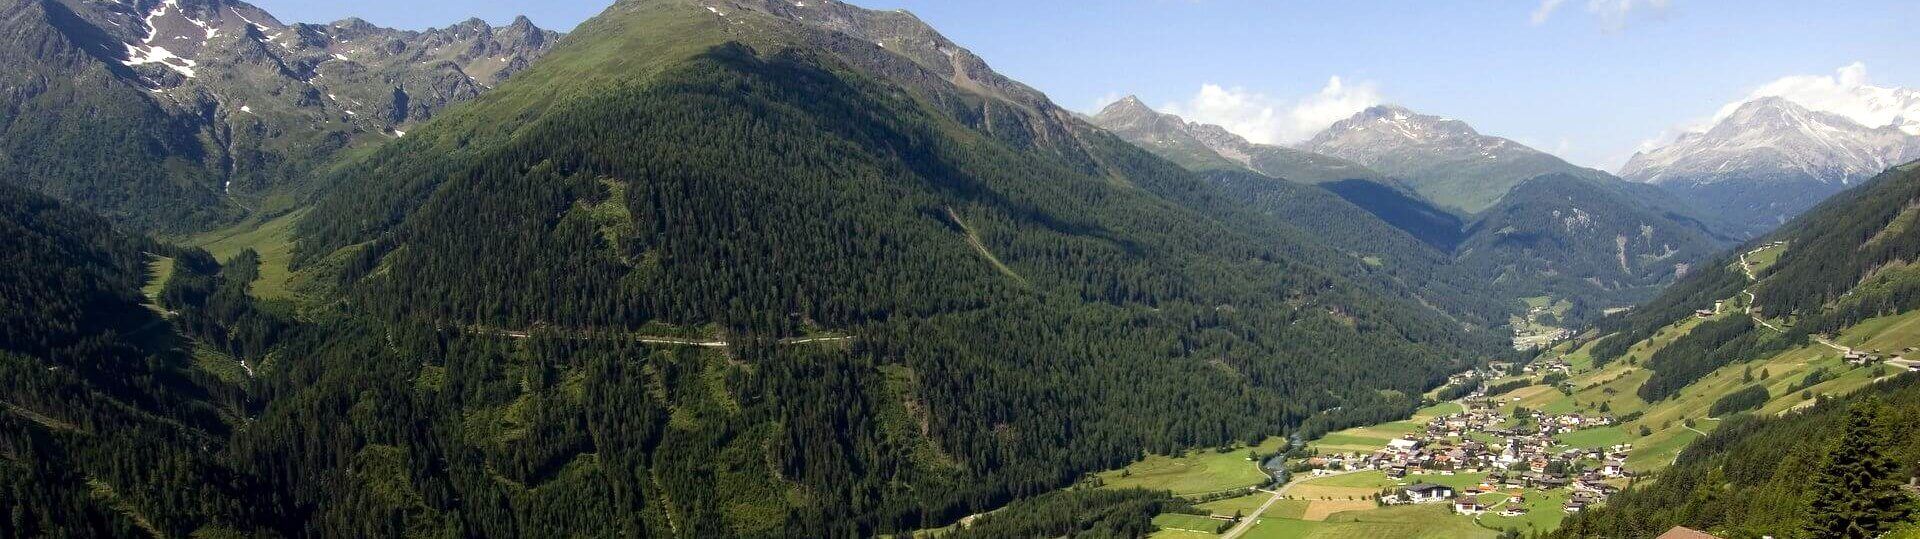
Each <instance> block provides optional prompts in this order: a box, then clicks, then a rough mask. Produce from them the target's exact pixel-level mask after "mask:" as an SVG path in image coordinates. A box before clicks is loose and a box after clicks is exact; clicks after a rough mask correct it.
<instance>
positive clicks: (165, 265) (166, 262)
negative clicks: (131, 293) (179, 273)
mask: <svg viewBox="0 0 1920 539" xmlns="http://www.w3.org/2000/svg"><path fill="white" fill-rule="evenodd" d="M147 273H148V274H149V275H151V276H152V277H151V278H149V279H147V284H146V286H143V287H140V293H142V294H146V296H147V303H149V304H153V305H156V306H157V305H159V301H160V290H161V289H162V288H166V286H167V280H168V279H172V278H173V259H172V258H167V257H164V256H159V255H154V257H153V261H152V262H149V263H147Z"/></svg>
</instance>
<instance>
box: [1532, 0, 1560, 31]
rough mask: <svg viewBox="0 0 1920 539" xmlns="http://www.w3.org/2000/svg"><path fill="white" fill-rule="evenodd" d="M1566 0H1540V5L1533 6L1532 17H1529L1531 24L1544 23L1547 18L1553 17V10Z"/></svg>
mask: <svg viewBox="0 0 1920 539" xmlns="http://www.w3.org/2000/svg"><path fill="white" fill-rule="evenodd" d="M1566 2H1567V0H1540V7H1537V8H1534V10H1533V18H1532V19H1531V20H1532V21H1533V25H1534V26H1539V25H1542V24H1546V23H1547V19H1550V18H1552V17H1553V10H1556V9H1560V4H1564V3H1566Z"/></svg>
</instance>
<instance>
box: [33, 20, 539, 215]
mask: <svg viewBox="0 0 1920 539" xmlns="http://www.w3.org/2000/svg"><path fill="white" fill-rule="evenodd" d="M5 4H6V5H5V7H4V8H0V9H3V10H4V18H0V36H5V37H4V38H0V39H5V41H4V42H0V68H3V69H0V71H4V74H0V88H4V89H5V91H4V92H0V108H4V109H6V110H9V111H17V112H14V113H11V114H7V115H4V116H0V149H4V151H0V154H3V155H4V156H5V158H4V160H0V174H5V175H7V176H9V177H16V178H21V179H22V181H24V182H26V183H27V184H28V185H30V186H32V187H34V188H36V189H39V190H42V191H44V192H48V193H51V194H53V195H55V196H57V197H59V198H62V199H68V200H73V201H75V202H76V203H78V204H80V205H81V206H82V207H85V208H88V209H90V210H93V211H97V212H100V213H102V214H104V215H107V216H109V217H111V218H113V219H115V220H117V221H120V222H122V223H126V224H131V225H135V226H139V227H142V228H155V229H165V230H174V231H183V232H184V231H192V230H199V229H205V228H207V227H210V226H214V225H218V224H222V223H228V222H232V221H235V220H237V219H239V218H241V217H242V216H244V215H247V214H248V213H250V212H252V211H256V210H264V211H284V210H286V209H287V208H288V207H289V206H290V205H291V204H296V203H294V202H290V201H292V200H300V199H301V198H302V197H303V196H305V194H308V193H310V190H306V189H304V188H305V187H306V186H305V184H304V183H303V182H304V180H305V178H306V176H307V174H308V173H309V172H311V171H313V170H314V169H316V168H318V167H320V166H322V165H323V164H324V163H326V162H327V161H328V160H329V158H330V157H332V156H334V155H337V154H340V153H342V152H345V151H347V150H349V149H351V148H355V147H363V146H367V145H370V144H374V143H377V142H379V141H381V140H384V139H388V138H394V137H399V136H402V135H404V134H405V133H406V131H407V130H408V129H412V127H413V126H414V125H416V124H418V123H420V122H422V121H425V120H427V119H429V118H431V117H433V116H434V115H435V114H436V113H438V112H439V111H440V110H441V109H442V108H444V107H446V106H447V105H449V104H452V103H457V102H461V101H465V100H468V99H472V98H473V97H475V96H477V95H479V94H480V93H482V92H483V91H485V90H486V89H487V88H490V87H492V86H494V85H498V84H500V83H501V81H503V80H505V79H506V78H507V77H509V76H511V75H512V74H514V73H516V72H518V71H519V70H521V69H525V68H526V67H527V66H528V65H529V63H530V62H532V61H533V60H536V59H538V58H539V57H540V56H541V55H542V54H543V53H544V52H545V51H546V50H547V49H548V48H549V47H551V46H552V43H553V42H554V41H555V39H556V38H557V37H558V34H556V33H554V32H550V31H546V30H542V29H540V28H538V27H535V26H534V25H533V24H532V23H531V22H529V21H528V20H527V19H525V18H521V19H518V20H516V21H514V23H513V24H511V25H508V26H505V27H500V28H494V27H491V26H489V25H488V24H486V23H485V22H482V21H479V20H470V21H467V22H464V23H461V24H459V25H455V26H451V27H447V28H442V29H437V30H430V31H425V32H416V31H400V30H392V29H386V28H379V27H375V26H373V25H371V24H368V23H366V22H365V21H361V20H356V19H349V20H344V21H340V22H337V23H333V24H329V25H313V24H293V25H288V24H283V23H281V22H280V21H278V20H277V19H275V18H274V17H273V16H272V15H271V14H269V13H267V12H265V11H263V10H261V9H259V8H257V7H254V6H252V5H249V4H246V3H243V2H237V1H228V0H130V1H126V2H97V1H82V0H7V1H6V2H5ZM48 141H58V142H57V143H51V144H50V143H48Z"/></svg>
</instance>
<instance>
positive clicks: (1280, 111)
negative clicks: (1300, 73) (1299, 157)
mask: <svg viewBox="0 0 1920 539" xmlns="http://www.w3.org/2000/svg"><path fill="white" fill-rule="evenodd" d="M1381 101H1382V99H1381V97H1380V91H1379V90H1378V89H1377V88H1375V86H1374V85H1373V84H1372V83H1367V82H1362V83H1357V84H1349V83H1346V82H1344V81H1342V80H1340V77H1332V78H1329V79H1327V85H1326V86H1325V87H1323V88H1321V89H1320V91H1319V92H1315V93H1314V94H1312V95H1308V96H1305V97H1301V98H1299V99H1290V100H1289V99H1277V98H1273V97H1270V96H1267V95H1266V94H1262V93H1259V92H1254V91H1250V90H1247V89H1245V88H1238V87H1234V88H1227V87H1223V86H1220V85H1218V84H1204V85H1201V86H1200V92H1199V93H1196V94H1194V96H1193V97H1192V98H1191V99H1188V100H1187V101H1185V102H1181V103H1174V104H1171V105H1168V106H1167V107H1165V108H1166V111H1167V112H1169V113H1172V114H1177V115H1179V116H1181V117H1184V118H1186V119H1187V120H1190V121H1196V122H1200V123H1208V124H1215V125H1219V126H1221V127H1224V128H1226V129H1227V131H1231V132H1233V134H1236V135H1240V136H1242V137H1246V139H1247V140H1249V141H1252V142H1255V143H1259V144H1289V143H1294V142H1299V141H1302V140H1306V139H1308V138H1311V137H1312V136H1313V135H1314V134H1316V133H1319V132H1320V131H1322V130H1324V129H1326V128H1327V126H1330V125H1333V123H1334V122H1338V121H1340V120H1344V119H1346V118H1347V117H1349V116H1353V115H1354V114H1355V113H1358V112H1360V111H1361V110H1365V109H1366V108H1367V107H1371V106H1374V105H1378V104H1380V103H1381Z"/></svg>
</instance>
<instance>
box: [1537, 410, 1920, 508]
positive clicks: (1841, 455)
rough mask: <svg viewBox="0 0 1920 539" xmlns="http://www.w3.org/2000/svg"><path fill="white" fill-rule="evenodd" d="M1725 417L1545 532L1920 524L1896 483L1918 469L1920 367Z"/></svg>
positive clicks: (1907, 499) (1912, 474) (1911, 501)
mask: <svg viewBox="0 0 1920 539" xmlns="http://www.w3.org/2000/svg"><path fill="white" fill-rule="evenodd" d="M1726 421H1727V424H1725V425H1721V426H1720V428H1719V429H1718V430H1716V431H1715V432H1714V433H1713V434H1712V435H1710V436H1707V437H1705V438H1702V439H1700V440H1699V441H1696V442H1694V443H1693V444H1692V445H1691V446H1689V447H1688V448H1687V449H1686V450H1685V451H1684V452H1682V453H1681V454H1680V457H1679V459H1678V460H1676V461H1675V462H1674V464H1673V465H1672V466H1670V467H1668V468H1667V469H1665V470H1664V471H1662V472H1661V473H1660V474H1659V475H1658V477H1657V479H1656V480H1654V481H1652V482H1644V483H1642V484H1640V485H1639V486H1637V487H1635V488H1631V489H1628V490H1626V491H1624V492H1622V493H1621V494H1619V495H1617V496H1614V497H1613V498H1612V499H1610V500H1608V502H1607V504H1606V505H1604V506H1601V507H1598V508H1595V509H1591V510H1588V511H1585V512H1582V513H1580V514H1577V515H1575V516H1573V517H1572V518H1570V519H1568V520H1567V522H1566V524H1565V526H1564V527H1562V528H1561V529H1560V530H1558V531H1556V532H1555V533H1554V534H1553V535H1554V536H1555V537H1596V538H1597V537H1654V536H1656V535H1659V534H1660V533H1662V532H1664V531H1666V530H1668V529H1671V528H1672V527H1674V526H1687V527H1690V528H1694V529H1698V530H1703V531H1707V532H1709V533H1713V534H1715V535H1717V536H1720V537H1763V536H1770V537H1781V538H1792V537H1875V536H1880V535H1879V534H1882V533H1886V532H1888V531H1891V530H1901V529H1903V530H1905V531H1904V533H1909V534H1910V533H1914V532H1920V527H1916V526H1917V525H1916V524H1913V523H1912V522H1911V520H1910V518H1911V517H1912V516H1913V515H1914V514H1915V509H1914V507H1913V499H1912V498H1911V497H1910V496H1911V495H1910V494H1908V493H1906V492H1904V491H1903V490H1902V489H1901V488H1900V486H1901V485H1902V484H1903V483H1905V482H1907V481H1908V480H1909V478H1911V477H1914V474H1916V473H1920V469H1917V468H1916V465H1915V463H1920V428H1916V427H1915V425H1917V424H1920V375H1915V374H1908V375H1905V376H1901V377H1898V378H1895V379H1893V380H1891V381H1888V382H1883V383H1881V384H1878V385H1875V386H1873V387H1871V388H1869V389H1866V390H1862V391H1861V392H1860V393H1857V394H1855V395H1852V396H1849V397H1847V398H1838V399H1821V400H1820V401H1819V403H1818V404H1815V405H1813V406H1811V407H1808V408H1805V409H1802V410H1801V411H1798V412H1795V413H1791V414H1787V415H1785V416H1779V417H1755V416H1749V415H1744V414H1742V415H1737V416H1734V417H1731V418H1728V419H1727V420H1726ZM1903 522H1904V524H1903ZM1902 536H1905V535H1902Z"/></svg>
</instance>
